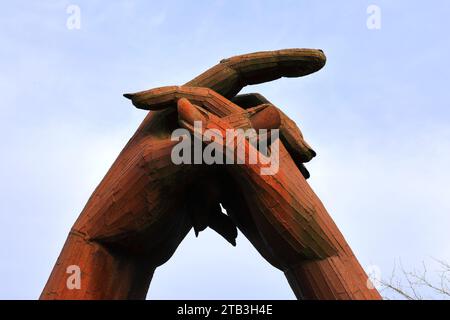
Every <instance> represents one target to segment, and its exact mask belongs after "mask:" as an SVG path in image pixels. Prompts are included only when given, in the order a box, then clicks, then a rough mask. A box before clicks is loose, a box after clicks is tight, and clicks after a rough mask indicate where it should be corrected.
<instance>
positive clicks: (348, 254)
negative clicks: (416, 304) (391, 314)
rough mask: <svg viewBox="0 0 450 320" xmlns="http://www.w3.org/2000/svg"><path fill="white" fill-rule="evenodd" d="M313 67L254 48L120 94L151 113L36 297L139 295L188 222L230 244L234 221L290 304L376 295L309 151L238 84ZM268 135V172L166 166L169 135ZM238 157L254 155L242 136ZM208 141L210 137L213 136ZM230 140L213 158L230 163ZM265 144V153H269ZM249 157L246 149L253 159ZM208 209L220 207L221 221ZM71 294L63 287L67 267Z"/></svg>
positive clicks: (307, 55) (304, 52) (296, 55)
mask: <svg viewBox="0 0 450 320" xmlns="http://www.w3.org/2000/svg"><path fill="white" fill-rule="evenodd" d="M324 64H325V56H324V54H323V52H322V51H320V50H309V49H289V50H280V51H271V52H258V53H253V54H248V55H242V56H236V57H233V58H230V59H226V60H222V61H221V62H220V64H218V65H216V66H215V67H213V68H211V69H209V70H208V71H206V72H205V73H203V74H201V75H200V76H198V77H197V78H195V79H193V80H192V81H190V82H188V83H187V84H185V85H183V86H180V87H175V86H174V87H162V88H157V89H152V90H148V91H144V92H139V93H136V94H126V95H125V96H126V97H127V98H130V99H131V100H132V102H133V104H134V105H135V106H136V107H138V108H141V109H146V110H152V111H151V112H150V113H149V115H148V116H147V117H146V118H145V119H144V121H143V123H142V124H141V125H140V127H139V128H138V130H137V132H136V133H135V134H134V136H133V137H132V138H131V139H130V141H129V142H128V144H127V145H126V146H125V148H124V150H123V151H122V152H121V153H120V155H119V157H118V158H117V160H116V161H115V163H114V164H113V166H112V167H111V169H110V170H109V171H108V173H107V175H106V176H105V178H104V179H103V181H102V182H101V183H100V185H99V186H98V187H97V189H96V190H95V192H94V193H93V195H92V196H91V198H90V199H89V201H88V203H87V204H86V206H85V208H84V209H83V212H82V213H81V215H80V217H79V218H78V220H77V221H76V222H75V224H74V226H73V227H72V229H71V232H70V233H69V236H68V239H67V241H66V243H65V245H64V248H63V250H62V252H61V254H60V256H59V258H58V261H57V263H56V265H55V267H54V269H53V271H52V273H51V275H50V278H49V280H48V282H47V285H46V286H45V288H44V290H43V292H42V295H41V299H143V298H145V296H146V292H147V290H148V286H149V284H150V281H151V278H152V275H153V272H154V270H155V269H156V268H157V267H158V266H160V265H161V264H163V263H165V262H166V261H167V260H168V259H169V258H170V257H171V256H172V254H173V253H174V251H175V250H176V248H177V247H178V245H179V243H180V242H181V241H182V240H183V238H184V237H185V236H186V234H187V233H188V232H189V230H190V229H191V227H194V231H195V232H196V233H198V232H200V231H202V230H203V229H205V228H206V227H208V226H209V227H211V228H212V229H214V230H215V231H217V232H218V233H219V234H221V235H222V236H223V237H224V238H225V239H226V240H227V241H229V242H230V243H232V244H233V245H234V244H235V239H236V236H237V230H236V226H237V227H238V228H239V229H240V230H241V231H242V233H243V234H244V235H245V236H246V237H247V238H248V239H249V240H250V241H251V243H252V244H253V245H254V246H255V247H256V248H257V250H258V251H259V252H260V254H261V255H262V256H263V257H264V258H265V259H266V260H267V261H269V262H270V263H271V264H272V265H274V266H275V267H276V268H278V269H280V270H282V271H283V272H285V274H286V277H287V278H288V280H289V283H290V285H291V287H292V289H293V290H294V292H295V294H296V295H297V297H298V298H306V299H379V298H380V296H379V294H378V292H377V291H376V290H375V289H369V288H368V286H367V276H366V274H365V272H364V271H363V269H362V268H361V266H360V265H359V263H358V261H357V259H356V258H355V256H354V255H353V253H352V251H351V249H350V248H349V246H348V245H347V243H346V242H345V239H344V238H343V236H342V235H341V233H340V232H339V230H338V228H337V227H336V225H335V224H334V223H333V221H332V219H331V217H330V216H329V215H328V213H327V212H326V210H325V208H324V207H323V205H322V203H321V202H320V200H319V199H318V198H317V196H316V195H315V194H314V192H313V191H312V190H311V188H310V187H309V185H308V184H307V183H306V180H305V179H307V178H308V177H309V173H308V171H307V170H306V168H305V167H304V165H303V163H304V162H307V161H309V160H311V159H312V158H313V157H314V156H315V152H314V151H313V150H312V149H311V147H310V146H309V145H308V144H307V143H306V142H305V141H304V140H303V136H302V134H301V132H300V130H299V129H298V127H297V126H296V125H295V123H294V122H293V121H292V120H291V119H289V118H288V117H287V116H286V115H285V114H284V113H283V112H282V111H281V110H280V109H278V108H277V107H275V106H274V105H273V104H271V103H270V102H269V101H268V100H267V99H265V98H264V97H263V96H262V95H259V94H247V95H238V96H236V94H237V93H238V92H239V91H240V90H241V89H242V88H243V87H244V86H246V85H249V84H256V83H261V82H266V81H271V80H275V79H278V78H280V77H299V76H304V75H307V74H310V73H312V72H315V71H317V70H319V69H320V68H322V67H323V65H324ZM195 121H201V124H202V129H203V130H202V132H205V131H204V130H205V129H214V130H216V131H217V132H220V133H221V134H222V136H225V135H226V132H225V131H226V130H227V129H236V128H254V129H269V130H270V129H277V128H279V131H280V139H279V140H280V141H278V139H276V141H272V140H271V143H272V145H273V144H277V145H278V146H279V148H278V149H279V164H278V165H279V170H278V171H277V172H274V173H273V175H261V172H260V170H261V168H263V167H264V164H263V163H260V162H257V163H254V164H250V163H247V162H245V161H243V163H239V162H238V163H236V164H232V165H220V164H219V165H205V164H203V165H195V164H192V165H191V164H180V165H176V164H174V163H173V162H172V160H171V152H172V150H173V147H174V146H175V145H176V143H177V142H176V141H172V139H171V135H172V132H173V131H174V130H175V129H177V128H180V127H182V128H186V129H188V130H189V131H191V132H193V131H194V129H193V128H194V127H193V126H194V122H195ZM242 142H243V143H244V144H245V150H253V149H255V148H256V149H257V147H255V146H254V145H252V144H251V143H250V142H249V141H247V140H245V139H244V140H243V141H242ZM214 143H216V144H217V143H218V144H219V145H220V142H218V141H214ZM236 145H237V144H233V146H231V147H230V146H227V145H225V144H223V145H221V148H222V150H223V153H224V154H225V153H227V152H231V154H232V155H233V157H239V155H238V153H237V151H236ZM272 147H273V146H270V147H269V152H271V150H272V151H273V150H274V149H271V148H272ZM260 151H261V150H256V153H260ZM220 204H222V205H223V206H224V208H225V209H226V210H227V213H228V215H225V214H223V213H222V212H221V210H220ZM72 265H75V266H78V267H79V269H80V270H81V287H80V288H79V289H71V288H69V287H68V286H67V282H66V280H67V278H68V276H69V275H68V274H67V273H66V272H67V268H68V267H69V266H72Z"/></svg>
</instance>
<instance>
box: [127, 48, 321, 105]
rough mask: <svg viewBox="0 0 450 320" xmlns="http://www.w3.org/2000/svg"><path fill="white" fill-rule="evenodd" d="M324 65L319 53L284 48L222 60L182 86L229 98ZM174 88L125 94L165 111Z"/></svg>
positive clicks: (306, 72)
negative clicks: (210, 90) (266, 83)
mask: <svg viewBox="0 0 450 320" xmlns="http://www.w3.org/2000/svg"><path fill="white" fill-rule="evenodd" d="M325 62H326V57H325V54H324V53H323V52H322V50H315V49H285V50H276V51H262V52H255V53H249V54H244V55H240V56H235V57H231V58H228V59H224V60H222V61H221V62H220V63H219V64H217V65H216V66H214V67H212V68H211V69H208V70H207V71H205V72H203V73H202V74H200V75H199V76H197V77H196V78H194V79H193V80H191V81H189V82H187V83H186V84H185V85H184V86H188V87H204V88H209V89H212V90H214V91H215V92H217V93H219V94H221V95H222V96H224V97H226V98H232V97H233V96H235V95H236V94H237V93H238V92H239V91H241V89H242V88H243V87H245V86H247V85H250V84H257V83H262V82H267V81H272V80H276V79H278V78H281V77H300V76H304V75H307V74H310V73H313V72H316V71H318V70H320V69H321V68H322V67H323V66H324V65H325ZM177 88H179V87H177V86H171V87H162V88H156V89H151V90H147V91H142V92H137V93H126V94H124V96H125V97H126V98H129V99H132V101H133V104H134V105H135V106H136V107H138V108H140V109H146V110H160V109H164V108H167V107H168V106H170V104H171V103H172V102H173V99H171V98H170V97H171V96H172V95H175V94H176V93H177V90H179V89H177Z"/></svg>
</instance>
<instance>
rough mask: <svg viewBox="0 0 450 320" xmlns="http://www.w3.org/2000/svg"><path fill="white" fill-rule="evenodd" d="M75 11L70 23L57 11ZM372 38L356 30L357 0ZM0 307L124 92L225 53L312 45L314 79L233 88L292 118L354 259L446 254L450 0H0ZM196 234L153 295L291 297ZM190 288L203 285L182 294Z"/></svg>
mask: <svg viewBox="0 0 450 320" xmlns="http://www.w3.org/2000/svg"><path fill="white" fill-rule="evenodd" d="M70 4H76V5H78V6H79V7H80V9H81V29H80V30H68V29H67V28H66V19H67V18H68V14H67V13H66V8H67V6H68V5H70ZM370 4H376V5H378V6H379V7H380V8H381V14H382V15H381V18H382V20H381V29H380V30H369V29H367V27H366V19H367V17H368V15H367V13H366V9H367V7H368V5H370ZM0 8H1V9H0V41H1V49H0V94H1V104H0V119H1V122H0V124H1V125H0V150H2V157H1V158H0V298H3V299H12V298H25V299H34V298H37V297H38V296H39V294H40V291H41V290H42V288H43V286H44V284H45V282H46V280H47V278H48V275H49V273H50V271H51V268H52V267H53V264H54V262H55V260H56V258H57V256H58V254H59V252H60V250H61V248H62V245H63V243H64V240H65V238H66V235H67V232H68V231H69V229H70V227H71V225H72V223H73V222H74V221H75V219H76V217H77V216H78V214H79V213H80V211H81V209H82V208H83V206H84V204H85V203H86V201H87V199H88V197H89V195H90V194H91V193H92V191H93V190H94V188H95V187H96V185H97V184H98V183H99V182H100V180H101V178H102V177H103V175H104V174H105V173H106V171H107V169H108V168H109V166H110V165H111V163H112V162H113V160H114V159H115V158H116V156H117V155H118V153H119V152H120V150H121V149H122V147H123V146H124V144H125V143H126V141H127V140H128V139H129V138H130V136H131V135H132V133H133V132H134V131H135V129H136V127H137V126H138V124H139V123H140V121H141V120H142V119H143V117H144V116H145V112H144V111H142V110H137V109H135V108H134V107H133V106H132V105H131V103H130V102H129V101H128V100H126V99H124V98H123V97H122V96H121V94H122V93H124V92H130V91H131V92H132V91H138V90H143V89H148V88H152V87H157V86H163V85H174V84H182V83H184V82H186V81H188V80H190V79H191V78H192V77H194V76H195V75H197V74H198V73H200V72H201V71H203V70H205V69H207V68H208V67H210V66H212V65H214V64H215V63H217V62H218V61H219V60H220V59H222V58H226V57H229V56H232V55H236V54H241V53H247V52H253V51H259V50H273V49H282V48H292V47H305V48H320V49H323V50H324V51H325V53H326V55H327V57H328V62H327V65H326V66H325V68H324V69H323V70H321V71H320V72H319V73H317V74H314V75H311V76H309V77H305V78H300V79H281V80H278V81H276V82H272V83H269V84H264V85H259V86H256V87H252V88H247V89H245V90H246V91H259V92H261V93H262V94H264V95H265V96H266V97H268V98H269V99H270V100H272V101H273V102H274V103H276V104H277V105H278V106H280V107H281V108H283V110H285V112H286V113H287V114H288V115H290V116H291V117H292V118H293V119H294V120H296V121H297V123H298V124H299V126H300V127H301V128H302V130H303V133H304V135H305V138H306V139H307V140H308V141H309V142H310V144H311V145H312V146H313V147H314V149H315V150H316V151H317V153H318V157H317V158H315V159H314V160H313V161H312V162H311V163H310V164H309V165H308V168H309V170H310V172H311V175H312V177H311V179H310V183H311V185H312V186H313V188H314V189H315V191H316V192H317V194H318V195H319V197H320V198H321V199H322V200H323V202H324V204H325V206H326V207H327V208H328V210H329V212H330V214H331V215H332V216H333V218H334V219H335V221H336V223H337V224H338V226H339V227H340V228H341V230H342V232H343V233H344V235H345V236H346V238H347V240H348V241H349V243H350V245H351V246H352V248H353V249H354V251H355V253H356V254H357V256H358V258H359V259H360V261H361V263H362V265H363V266H364V267H366V268H367V267H368V266H370V265H376V266H378V267H379V268H380V270H381V272H382V275H383V276H384V277H389V275H390V273H391V270H392V268H393V266H394V261H395V260H396V259H397V260H398V259H401V260H402V262H403V265H404V266H405V267H407V268H414V267H417V266H419V267H420V264H421V262H422V261H423V260H425V261H429V259H431V257H436V258H440V259H446V260H447V261H450V234H449V232H448V230H449V226H450V214H449V213H450V184H449V181H450V171H449V164H450V126H449V125H450V109H449V101H450V90H449V88H448V87H449V83H450V62H449V59H448V57H449V56H450V45H449V41H448V30H449V17H450V3H449V2H448V1H445V0H441V1H433V2H429V1H415V2H414V3H413V2H412V1H406V0H402V1H400V0H396V1H392V0H391V1H387V0H386V1H363V0H353V1H340V2H338V1H333V0H330V1H320V3H319V1H312V0H311V1H300V0H296V1H294V0H293V1H286V0H284V1H283V0H281V1H257V0H253V1H225V0H222V1H164V2H163V1H114V3H112V1H92V0H90V1H39V2H38V1H2V5H1V7H0ZM237 242H238V246H237V247H236V248H233V247H231V246H229V245H228V244H227V243H226V242H225V241H224V240H223V239H222V238H220V237H219V236H218V235H216V234H215V233H213V232H209V231H206V232H203V233H201V234H200V237H199V238H198V239H196V238H195V237H194V236H193V234H189V236H188V238H187V239H186V240H185V241H184V242H183V243H182V244H181V246H180V247H179V249H178V251H177V252H176V253H175V255H174V257H173V258H172V260H170V261H169V262H168V263H167V264H165V265H163V266H162V267H161V268H159V269H158V270H157V272H156V275H155V277H154V280H153V282H152V285H151V287H150V292H149V297H151V298H193V299H196V298H224V299H226V298H237V299H240V298H248V299H251V298H265V299H271V298H274V299H292V298H294V296H293V294H292V293H291V291H290V288H289V286H288V284H287V282H286V280H285V279H284V276H283V274H282V273H281V272H279V271H277V270H275V269H273V268H272V267H271V266H270V265H269V264H268V263H267V262H265V261H264V260H263V259H262V258H261V257H259V255H258V253H257V252H256V251H255V250H254V249H253V248H252V247H251V245H250V244H249V243H248V242H247V241H246V240H245V239H244V238H243V236H242V235H241V234H240V235H239V237H238V239H237ZM197 283H199V284H200V285H196V284H197Z"/></svg>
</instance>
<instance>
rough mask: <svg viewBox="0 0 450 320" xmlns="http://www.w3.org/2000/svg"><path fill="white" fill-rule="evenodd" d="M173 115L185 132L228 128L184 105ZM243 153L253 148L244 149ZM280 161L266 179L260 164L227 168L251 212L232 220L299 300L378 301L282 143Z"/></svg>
mask: <svg viewBox="0 0 450 320" xmlns="http://www.w3.org/2000/svg"><path fill="white" fill-rule="evenodd" d="M178 114H179V117H180V118H181V120H180V124H181V125H182V126H184V127H186V128H188V129H190V130H192V124H193V121H194V120H200V121H202V122H203V123H204V129H216V130H220V131H222V132H224V131H225V130H226V129H227V128H230V125H229V123H227V122H226V120H224V118H218V117H216V116H215V115H212V114H211V113H208V112H206V111H205V110H203V109H202V108H199V107H196V106H194V105H192V104H191V103H189V102H188V101H187V100H186V99H181V100H179V102H178ZM223 134H225V133H223ZM272 147H273V145H272ZM246 148H248V149H251V148H253V146H252V145H251V144H248V143H247V145H246ZM273 151H274V150H273V149H272V152H273ZM248 152H249V153H250V151H248ZM279 161H280V162H279V171H278V172H274V174H273V175H268V176H264V175H261V168H262V167H264V165H263V164H261V163H257V164H242V165H235V166H226V168H227V169H228V171H229V172H230V173H231V174H232V176H233V178H234V179H233V180H234V181H235V182H236V185H237V186H238V187H239V190H238V191H237V192H238V193H240V194H242V195H243V199H244V200H245V201H244V203H246V204H247V207H246V209H248V210H249V211H250V212H249V213H248V212H242V211H240V212H239V211H237V212H236V211H234V214H233V210H231V212H230V214H231V215H232V218H233V219H235V220H236V221H237V222H238V225H239V226H240V227H241V228H242V227H243V228H244V230H243V232H244V233H245V234H246V235H247V236H249V238H250V240H251V241H252V242H253V243H254V244H255V246H256V248H257V249H259V250H260V252H261V254H262V255H263V256H264V257H265V258H266V259H268V260H269V262H271V263H272V264H273V265H274V266H276V267H277V268H279V269H281V270H283V271H284V272H285V273H286V276H287V277H288V280H289V282H290V284H291V286H292V288H293V289H294V291H295V293H296V294H297V296H298V297H299V298H300V297H302V298H307V299H379V298H380V296H379V294H378V292H377V291H376V290H375V289H369V288H368V286H367V279H368V278H367V275H366V274H365V272H364V271H363V269H362V268H361V266H360V265H359V263H358V261H357V259H356V257H355V256H354V254H353V253H352V251H351V249H350V248H349V246H348V244H347V243H346V241H345V239H344V238H343V236H342V234H341V233H340V232H339V230H338V228H337V227H336V225H335V224H334V222H333V221H332V219H331V217H330V216H329V214H328V213H327V212H326V210H325V208H324V206H323V205H322V203H321V201H320V200H319V199H318V198H317V196H316V195H315V194H314V192H313V191H312V190H311V188H310V187H309V185H308V184H307V183H306V180H305V179H304V177H303V176H302V175H301V173H300V171H299V170H298V169H297V167H296V165H295V163H294V162H293V161H292V159H291V157H290V156H289V154H288V152H287V150H286V149H285V148H284V146H283V145H282V144H281V143H280V144H279ZM233 194H235V193H233ZM223 200H224V204H225V207H226V208H228V205H229V206H230V207H232V208H234V209H236V208H237V207H238V206H239V205H240V203H242V202H241V201H239V199H237V200H236V198H235V197H234V196H232V197H225V198H224V199H223ZM238 202H240V203H238ZM236 205H237V206H236ZM241 209H242V205H241ZM240 215H247V216H246V217H240Z"/></svg>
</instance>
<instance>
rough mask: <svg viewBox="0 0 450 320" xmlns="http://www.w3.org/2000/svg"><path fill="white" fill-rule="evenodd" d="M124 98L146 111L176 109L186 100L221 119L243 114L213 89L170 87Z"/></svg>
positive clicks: (129, 94) (126, 95) (132, 94)
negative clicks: (181, 101) (178, 102)
mask: <svg viewBox="0 0 450 320" xmlns="http://www.w3.org/2000/svg"><path fill="white" fill-rule="evenodd" d="M124 96H125V97H126V98H129V99H131V101H132V102H133V105H134V106H136V107H137V108H139V109H145V110H162V109H166V108H169V107H176V103H177V101H178V100H179V99H181V98H186V99H188V100H190V101H192V103H194V104H196V105H201V106H203V107H204V108H205V109H207V110H208V111H210V112H212V113H214V114H215V115H217V116H219V117H223V116H227V115H230V114H232V113H239V112H242V109H241V108H240V107H238V106H237V105H235V104H234V103H232V102H231V101H229V100H228V99H226V98H224V97H223V96H221V95H220V94H217V93H216V92H214V91H213V90H211V89H208V88H202V87H187V86H182V87H179V86H168V87H160V88H155V89H150V90H146V91H141V92H137V93H126V94H124Z"/></svg>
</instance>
